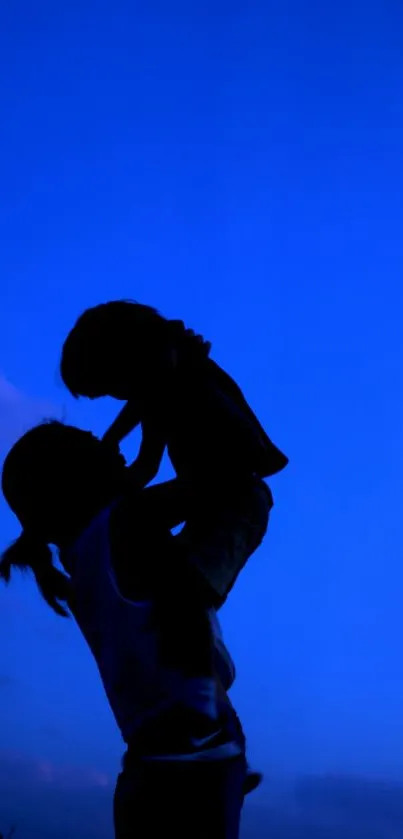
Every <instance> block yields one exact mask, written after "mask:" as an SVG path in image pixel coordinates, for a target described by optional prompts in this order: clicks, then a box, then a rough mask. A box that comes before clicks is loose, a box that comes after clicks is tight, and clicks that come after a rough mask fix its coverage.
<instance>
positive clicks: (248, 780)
mask: <svg viewBox="0 0 403 839" xmlns="http://www.w3.org/2000/svg"><path fill="white" fill-rule="evenodd" d="M262 780H263V775H262V773H261V772H254V771H253V769H250V767H249V766H247V767H246V777H245V783H244V788H243V791H244V795H248V794H249V793H250V792H253V791H254V790H255V789H257V788H258V786H260V784H261V783H262Z"/></svg>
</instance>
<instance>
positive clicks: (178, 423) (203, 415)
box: [134, 354, 288, 484]
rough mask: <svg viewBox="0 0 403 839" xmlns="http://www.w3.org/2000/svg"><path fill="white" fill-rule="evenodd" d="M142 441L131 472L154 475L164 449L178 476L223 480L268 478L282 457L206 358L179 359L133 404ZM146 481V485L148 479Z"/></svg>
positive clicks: (232, 387) (239, 395) (281, 463)
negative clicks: (156, 385)
mask: <svg viewBox="0 0 403 839" xmlns="http://www.w3.org/2000/svg"><path fill="white" fill-rule="evenodd" d="M138 411H139V416H140V417H141V425H142V432H143V440H142V445H141V448H140V454H139V458H138V460H137V461H136V462H135V464H134V469H136V468H138V469H139V470H140V472H143V473H147V471H148V467H149V470H150V476H149V480H151V479H152V478H153V477H155V475H156V473H157V471H158V466H159V463H160V461H161V457H162V454H163V451H164V448H165V446H167V448H168V454H169V457H170V459H171V462H172V465H173V467H174V469H175V471H176V473H177V475H178V477H180V478H182V479H185V480H189V481H191V482H193V481H194V480H197V481H200V480H201V479H202V477H203V476H204V477H205V478H206V479H209V478H214V479H215V480H217V479H218V480H219V479H220V477H222V478H223V479H225V482H226V483H227V484H228V482H230V481H231V479H234V480H236V481H238V480H243V478H244V477H247V476H250V475H253V474H255V475H258V476H259V477H268V476H270V475H273V474H275V473H276V472H279V471H280V470H282V469H284V468H285V466H286V465H287V463H288V459H287V457H286V456H285V455H284V454H283V453H282V452H281V451H280V450H279V449H278V448H277V447H276V446H275V445H274V444H273V443H272V441H271V440H270V438H269V437H268V435H267V434H266V432H265V431H264V429H263V427H262V426H261V424H260V422H259V420H258V419H257V417H256V416H255V414H254V412H253V411H252V409H251V408H250V406H249V405H248V403H247V401H246V399H245V397H244V396H243V393H242V391H241V389H240V388H239V387H238V385H237V384H236V383H235V382H234V380H233V379H232V378H231V377H230V376H229V375H228V374H227V373H226V372H225V371H224V370H223V369H222V368H221V367H219V366H218V365H217V364H216V363H215V362H214V361H212V360H211V359H210V358H206V357H202V356H201V357H200V358H199V359H198V358H197V357H196V358H195V357H194V355H193V356H192V357H191V358H190V359H188V358H187V357H186V355H185V354H184V355H183V357H182V358H181V357H180V356H179V358H178V360H177V364H176V366H175V368H174V369H173V370H172V371H171V372H170V374H168V375H165V376H164V378H163V379H161V381H160V384H159V386H158V387H155V383H154V387H153V390H152V391H151V389H150V392H149V394H145V395H144V397H143V400H142V402H139V404H138ZM147 482H148V481H147Z"/></svg>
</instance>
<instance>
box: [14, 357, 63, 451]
mask: <svg viewBox="0 0 403 839" xmlns="http://www.w3.org/2000/svg"><path fill="white" fill-rule="evenodd" d="M62 413H63V410H62V408H61V406H60V405H54V404H53V403H52V402H49V401H47V400H44V399H38V398H36V397H34V396H30V395H28V394H26V393H24V392H23V391H21V390H19V389H18V388H17V387H15V385H13V384H12V382H10V381H8V379H7V378H6V377H5V376H4V375H3V374H2V373H0V455H4V454H5V453H6V451H7V449H8V448H10V446H12V445H13V443H15V442H16V441H17V440H18V438H19V437H21V435H22V434H24V433H25V432H26V431H28V429H29V428H31V427H32V426H33V425H35V424H36V423H39V422H41V420H43V419H47V418H50V417H52V418H53V417H54V418H56V419H61V418H62Z"/></svg>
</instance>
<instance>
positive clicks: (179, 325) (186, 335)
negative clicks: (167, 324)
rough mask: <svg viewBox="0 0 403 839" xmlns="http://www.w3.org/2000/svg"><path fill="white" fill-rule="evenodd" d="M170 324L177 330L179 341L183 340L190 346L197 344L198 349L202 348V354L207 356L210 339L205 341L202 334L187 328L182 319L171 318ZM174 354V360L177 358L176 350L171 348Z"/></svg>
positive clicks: (209, 348)
mask: <svg viewBox="0 0 403 839" xmlns="http://www.w3.org/2000/svg"><path fill="white" fill-rule="evenodd" d="M171 324H172V325H173V326H174V327H175V329H176V331H177V336H178V337H179V339H180V342H181V341H183V340H185V343H187V344H189V345H190V346H192V345H193V346H197V347H198V348H199V349H200V348H201V349H203V354H204V355H205V356H208V355H209V353H210V350H211V343H210V341H206V340H205V338H203V335H199V333H198V332H195V331H194V329H187V328H186V326H185V324H184V322H183V320H173V321H171ZM173 353H174V354H175V362H176V359H177V352H176V350H173Z"/></svg>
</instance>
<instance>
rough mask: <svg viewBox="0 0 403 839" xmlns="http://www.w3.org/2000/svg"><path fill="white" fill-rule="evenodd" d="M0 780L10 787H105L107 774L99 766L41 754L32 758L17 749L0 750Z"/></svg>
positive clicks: (108, 784)
mask: <svg viewBox="0 0 403 839" xmlns="http://www.w3.org/2000/svg"><path fill="white" fill-rule="evenodd" d="M0 781H1V786H2V787H3V785H4V783H5V782H7V785H8V786H10V787H13V786H18V785H21V784H22V785H24V784H25V785H27V784H28V785H29V786H30V787H32V786H35V787H49V786H50V787H54V788H56V789H63V790H71V791H73V790H80V791H83V790H90V789H107V788H108V787H109V786H110V784H111V779H110V777H109V775H107V774H106V773H105V772H102V771H100V770H99V769H96V768H93V767H86V766H73V765H70V764H65V763H54V762H53V761H51V760H48V759H47V758H45V757H38V758H32V757H29V756H27V755H24V754H23V753H20V752H13V751H1V750H0Z"/></svg>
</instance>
